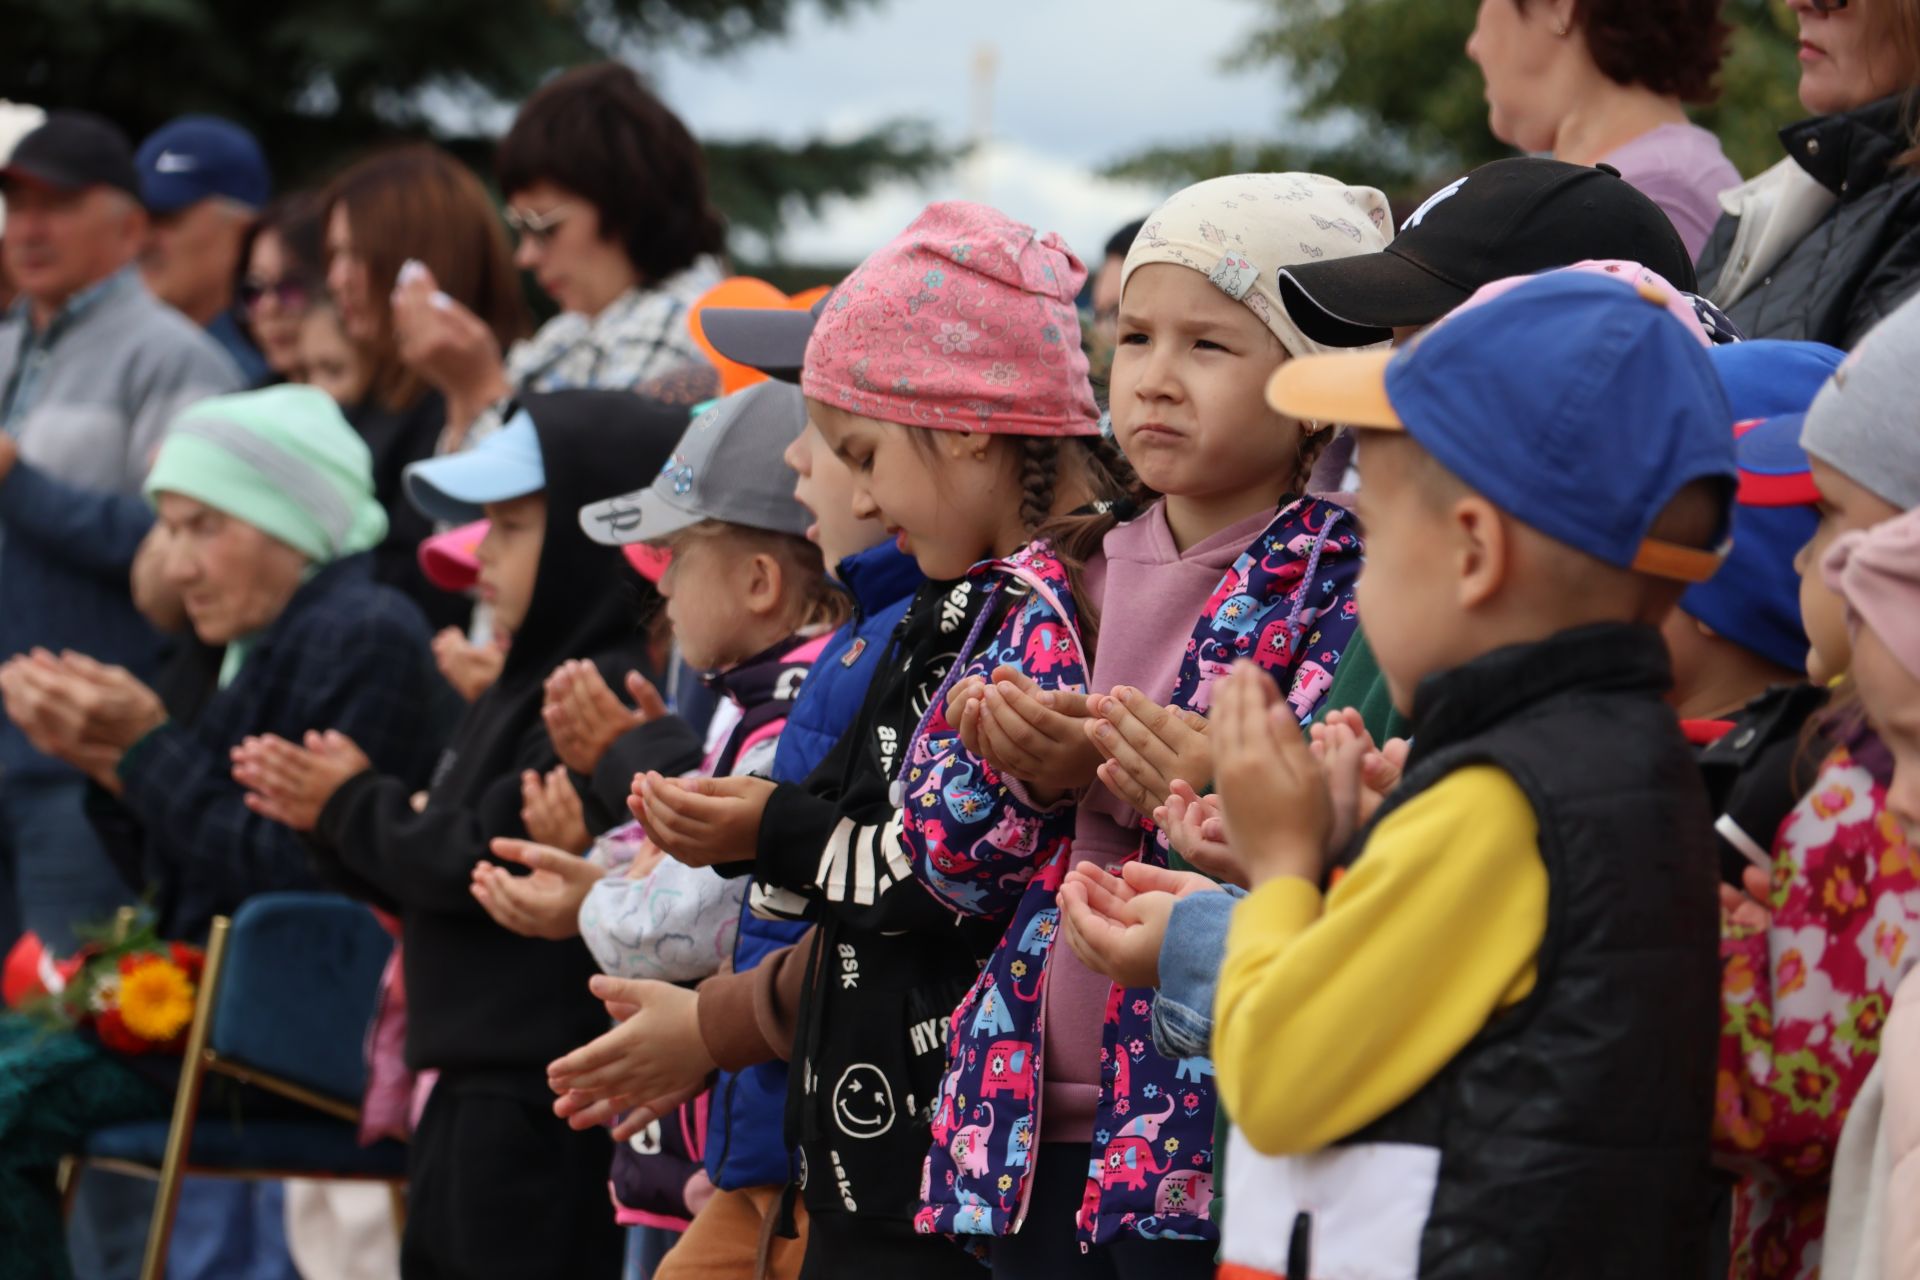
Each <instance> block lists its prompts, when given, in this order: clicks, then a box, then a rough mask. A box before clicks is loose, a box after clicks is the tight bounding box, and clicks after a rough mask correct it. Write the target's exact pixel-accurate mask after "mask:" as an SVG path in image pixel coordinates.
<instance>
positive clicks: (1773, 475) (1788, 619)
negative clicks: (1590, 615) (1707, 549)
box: [1680, 342, 1820, 671]
mask: <svg viewBox="0 0 1920 1280" xmlns="http://www.w3.org/2000/svg"><path fill="white" fill-rule="evenodd" d="M1783 345H1786V346H1807V345H1809V344H1807V343H1798V342H1796V343H1786V344H1783ZM1809 398H1811V396H1809ZM1802 417H1804V415H1803V414H1799V413H1790V414H1785V415H1782V416H1780V417H1777V418H1768V419H1765V420H1763V421H1758V422H1743V423H1740V424H1739V425H1738V426H1736V427H1735V428H1734V433H1735V435H1736V436H1737V437H1738V439H1737V441H1736V443H1735V445H1734V449H1735V452H1736V454H1737V456H1738V459H1739V466H1740V490H1739V495H1738V497H1737V498H1736V499H1735V502H1734V508H1733V548H1732V550H1730V551H1729V552H1728V553H1727V559H1726V563H1725V564H1722V565H1721V566H1720V572H1718V573H1716V574H1714V575H1713V577H1712V579H1711V580H1709V581H1707V582H1702V583H1699V584H1697V585H1696V586H1692V587H1689V588H1687V593H1686V594H1685V595H1683V596H1681V597H1680V611H1681V612H1682V613H1685V614H1686V615H1687V616H1688V617H1691V618H1698V619H1699V620H1700V621H1701V622H1704V623H1706V624H1707V625H1708V626H1709V627H1711V628H1713V630H1714V632H1715V633H1716V634H1718V635H1720V636H1722V637H1724V638H1725V639H1727V640H1731V641H1732V642H1733V643H1734V644H1737V645H1739V646H1740V647H1741V648H1742V649H1747V650H1750V651H1752V652H1754V653H1757V654H1759V655H1760V656H1761V657H1763V658H1765V659H1766V660H1767V661H1769V662H1771V663H1773V664H1774V665H1775V666H1777V667H1785V668H1787V669H1788V670H1790V671H1798V670H1799V669H1800V668H1801V667H1802V666H1804V665H1805V663H1806V660H1807V632H1806V627H1805V625H1804V623H1803V622H1802V620H1801V617H1800V575H1799V574H1798V573H1796V572H1794V568H1793V561H1794V557H1795V556H1798V555H1799V554H1800V549H1801V548H1802V547H1804V546H1806V545H1807V543H1809V542H1811V541H1813V530H1814V527H1815V526H1816V525H1818V524H1819V523H1820V513H1819V512H1818V511H1817V510H1816V509H1815V508H1814V505H1813V504H1814V503H1815V502H1817V501H1818V500H1819V498H1820V491H1819V490H1818V489H1816V488H1814V485H1813V475H1812V472H1811V471H1810V470H1809V468H1808V466H1807V454H1806V451H1805V450H1804V449H1802V448H1801V447H1800V421H1801V419H1802Z"/></svg>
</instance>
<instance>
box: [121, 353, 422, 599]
mask: <svg viewBox="0 0 1920 1280" xmlns="http://www.w3.org/2000/svg"><path fill="white" fill-rule="evenodd" d="M143 492H144V493H145V494H146V497H147V501H148V502H153V501H155V495H157V494H160V493H177V494H179V495H181V496H182V497H187V498H192V499H194V500H195V501H197V502H204V503H206V504H207V505H208V506H210V507H213V508H214V509H215V510H218V511H223V512H225V513H226V514H227V515H230V516H232V517H233V518H234V519H236V520H239V521H242V522H244V523H246V524H250V525H252V526H253V527H254V528H256V529H258V530H260V531H261V532H262V533H265V534H267V535H268V536H269V537H273V538H277V539H279V540H280V541H281V542H284V543H286V544H287V545H288V546H290V547H292V548H293V549H294V550H296V551H298V552H300V553H301V554H302V555H304V556H306V557H307V558H308V559H310V560H312V561H313V562H314V563H315V564H327V563H329V562H331V561H334V560H338V559H340V558H342V557H343V556H350V555H353V554H355V553H357V552H361V551H369V550H372V549H373V548H374V547H375V546H377V545H379V542H380V540H381V539H382V538H384V537H386V534H387V514H386V512H385V511H384V510H382V509H381V506H380V504H379V503H378V502H376V501H375V500H374V497H373V457H372V455H371V454H370V453H369V452H368V451H367V446H366V443H365V442H364V441H363V440H361V438H360V435H359V433H358V432H356V431H355V430H354V429H353V428H352V427H351V426H349V425H347V420H346V418H344V417H342V416H341V413H340V409H339V406H338V405H336V404H334V402H333V400H332V398H331V397H329V396H327V395H326V394H325V393H324V392H321V391H317V390H315V389H314V388H312V387H303V386H293V385H287V386H278V387H268V388H266V389H265V390H262V391H242V392H240V393H238V394H236V395H227V396H214V397H213V398H212V399H209V400H202V401H200V402H198V403H197V404H194V405H191V406H189V407H188V408H186V409H185V410H183V411H182V412H181V413H180V414H179V416H177V417H176V418H174V420H173V426H172V428H171V429H170V430H169V431H168V432H167V436H166V439H165V440H164V441H162V442H161V445H160V454H159V456H158V457H157V458H155V459H154V463H153V470H152V471H150V472H149V473H148V474H147V481H146V485H145V486H144V488H143Z"/></svg>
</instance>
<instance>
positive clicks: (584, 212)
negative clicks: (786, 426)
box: [394, 62, 726, 434]
mask: <svg viewBox="0 0 1920 1280" xmlns="http://www.w3.org/2000/svg"><path fill="white" fill-rule="evenodd" d="M495 166H496V172H497V175H498V179H499V184H500V190H501V191H502V192H504V193H505V195H506V199H507V214H506V216H507V222H508V224H509V225H510V226H512V228H513V230H514V232H515V234H516V235H518V237H519V241H520V243H519V247H518V248H517V249H516V250H515V253H514V262H515V263H516V265H518V266H519V267H520V268H521V269H522V270H524V271H527V272H530V273H531V274H532V275H533V278H534V280H535V281H536V282H537V283H538V284H539V286H540V288H541V290H542V291H543V292H545V293H546V294H547V296H549V297H550V298H552V299H553V300H554V302H555V303H557V304H559V307H560V314H559V315H557V316H555V317H554V318H553V319H551V320H549V321H548V322H547V323H546V324H545V325H543V326H542V327H541V329H540V331H539V332H538V333H536V334H534V335H533V337H532V338H530V339H528V340H527V341H525V342H519V343H515V344H514V345H513V346H512V347H511V348H505V347H504V346H503V344H502V343H500V342H498V341H497V340H496V339H495V335H494V334H492V333H491V332H490V331H489V329H488V327H487V326H486V325H484V324H482V323H480V322H479V319H478V317H476V316H474V315H472V314H470V313H468V312H467V311H466V309H465V308H463V307H459V306H451V305H447V304H445V303H443V302H439V301H438V300H437V299H435V297H434V291H435V289H436V287H439V286H438V282H439V280H440V279H441V277H440V276H439V273H438V272H435V273H434V274H433V275H432V276H423V277H421V278H419V279H416V280H413V281H410V282H407V283H405V284H403V286H402V288H401V289H400V290H399V292H398V294H397V295H396V297H395V299H394V311H395V316H396V323H397V325H398V327H399V328H400V330H401V332H402V335H403V336H402V343H401V350H402V354H403V355H404V356H405V357H406V358H407V359H408V360H409V361H410V362H411V363H412V364H413V365H414V367H415V368H417V369H418V370H419V371H420V372H421V374H422V376H424V377H426V378H428V379H429V380H430V381H432V382H433V383H434V384H435V385H437V386H439V387H440V388H441V389H442V390H443V391H444V392H445V393H446V396H447V421H448V424H449V428H450V429H465V428H467V427H468V425H469V424H472V427H473V430H474V431H475V433H477V434H485V433H486V432H488V431H490V430H492V429H493V428H494V427H497V426H498V425H499V422H500V409H501V407H502V404H503V402H504V401H505V400H506V399H508V398H509V397H510V396H512V395H513V394H514V393H515V392H518V391H563V390H608V391H613V390H627V389H631V388H634V387H638V386H640V385H641V384H644V383H649V382H651V381H653V380H655V379H658V378H661V377H662V376H664V375H668V374H672V373H675V372H676V371H678V370H680V369H681V368H682V367H683V366H686V365H689V364H699V365H701V366H703V367H704V366H705V365H706V363H707V360H706V356H705V355H704V354H703V353H702V352H701V350H700V348H699V346H698V345H697V344H696V343H695V341H694V338H693V334H692V332H691V331H690V329H689V328H688V324H687V315H688V311H689V310H690V309H691V308H692V306H693V304H694V303H695V302H696V301H698V300H699V298H700V296H701V295H702V294H704V293H706V292H707V290H709V289H711V288H712V287H713V286H714V285H716V284H718V283H719V281H720V275H721V272H720V262H719V255H720V254H721V253H722V252H724V250H725V247H726V225H725V223H724V222H723V221H722V220H721V218H720V215H719V214H718V213H717V212H715V211H714V208H713V205H712V203H711V202H710V200H709V199H708V195H707V162H706V156H705V154H704V153H703V152H702V151H701V150H700V144H699V143H698V142H697V141H695V140H694V137H693V135H692V134H691V133H690V132H688V130H687V127H686V125H685V124H683V123H682V122H681V120H680V118H679V117H678V116H676V115H675V114H674V113H673V112H672V111H670V110H668V109H667V106H666V104H664V103H662V102H661V101H660V99H659V98H657V97H655V96H654V95H653V94H652V93H651V92H650V91H649V90H648V89H647V87H646V86H645V85H644V84H642V83H641V81H640V77H639V76H638V75H637V74H635V72H634V71H633V69H632V68H631V67H627V66H622V65H621V64H619V63H615V62H602V63H595V64H593V65H591V66H585V67H578V68H575V69H574V70H572V71H569V72H567V73H565V74H564V75H561V76H557V77H555V78H554V79H553V80H552V81H551V82H550V83H548V84H547V85H545V86H544V87H542V88H541V89H540V91H539V92H537V93H535V94H534V95H533V96H532V97H531V98H529V99H527V101H526V104H525V105H524V106H522V107H521V108H520V114H519V115H518V116H516V117H515V118H514V122H513V127H512V128H510V129H509V130H508V131H507V135H506V137H504V138H502V139H501V141H500V148H499V151H498V152H497V153H496V156H495ZM448 292H452V291H451V290H448ZM503 350H505V355H504V356H503V355H502V354H501V353H502V351H503ZM708 394H715V393H714V392H711V391H710V392H709V393H708ZM703 398H704V397H703Z"/></svg>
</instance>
